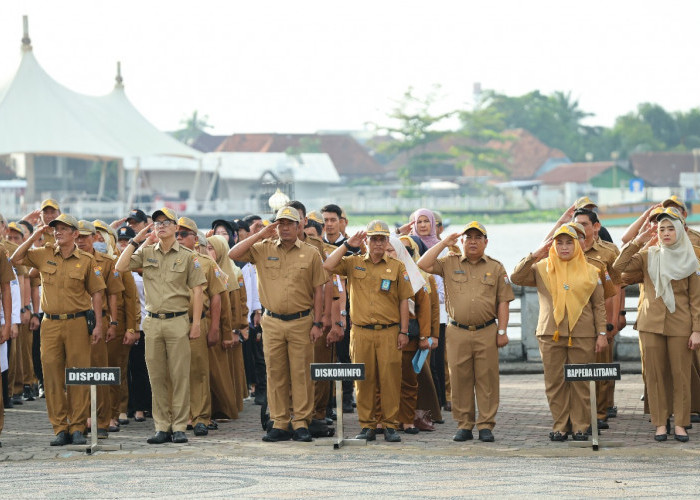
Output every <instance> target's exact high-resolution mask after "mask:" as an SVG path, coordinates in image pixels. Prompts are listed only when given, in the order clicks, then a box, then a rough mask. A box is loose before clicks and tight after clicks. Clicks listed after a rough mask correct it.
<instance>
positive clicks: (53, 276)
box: [23, 247, 106, 314]
mask: <svg viewBox="0 0 700 500" xmlns="http://www.w3.org/2000/svg"><path fill="white" fill-rule="evenodd" d="M23 264H24V265H26V266H29V267H35V268H37V269H38V270H39V273H40V274H41V310H42V311H44V313H46V314H74V313H77V312H83V311H87V310H88V309H92V297H91V296H92V294H94V293H97V292H100V291H102V290H104V289H105V288H106V286H105V282H104V280H103V279H102V276H100V275H98V274H96V273H95V270H94V267H95V258H94V257H93V256H92V255H90V254H88V253H85V252H83V251H82V250H78V247H75V248H74V249H73V253H71V254H70V255H69V256H68V258H67V259H64V258H63V256H62V255H61V252H60V250H59V247H41V248H31V249H29V250H28V251H27V255H26V257H25V258H24V262H23Z"/></svg>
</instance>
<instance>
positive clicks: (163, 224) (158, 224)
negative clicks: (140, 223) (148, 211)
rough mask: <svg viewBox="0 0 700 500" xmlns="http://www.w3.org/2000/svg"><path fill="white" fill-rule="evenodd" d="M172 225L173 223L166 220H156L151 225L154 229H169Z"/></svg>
mask: <svg viewBox="0 0 700 500" xmlns="http://www.w3.org/2000/svg"><path fill="white" fill-rule="evenodd" d="M172 224H173V221H171V220H169V219H166V220H157V221H155V222H154V223H153V225H154V226H156V227H170V226H171V225H172Z"/></svg>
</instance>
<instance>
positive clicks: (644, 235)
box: [635, 218, 656, 245]
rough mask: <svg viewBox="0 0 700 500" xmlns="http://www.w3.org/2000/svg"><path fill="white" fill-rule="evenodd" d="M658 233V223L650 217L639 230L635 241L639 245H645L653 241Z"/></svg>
mask: <svg viewBox="0 0 700 500" xmlns="http://www.w3.org/2000/svg"><path fill="white" fill-rule="evenodd" d="M654 233H656V224H654V223H652V222H651V221H650V220H649V219H648V218H647V220H646V221H645V222H644V225H643V226H642V228H641V229H640V230H639V234H637V237H636V238H635V243H637V244H639V245H644V244H645V243H647V242H649V241H651V239H652V238H653V237H654Z"/></svg>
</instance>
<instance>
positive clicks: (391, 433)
mask: <svg viewBox="0 0 700 500" xmlns="http://www.w3.org/2000/svg"><path fill="white" fill-rule="evenodd" d="M384 441H388V442H390V443H400V442H401V436H399V433H398V432H396V429H391V428H386V429H384Z"/></svg>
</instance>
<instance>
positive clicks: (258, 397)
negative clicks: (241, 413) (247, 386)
mask: <svg viewBox="0 0 700 500" xmlns="http://www.w3.org/2000/svg"><path fill="white" fill-rule="evenodd" d="M253 403H255V404H256V405H258V406H262V405H264V404H267V394H266V393H264V392H260V393H256V394H255V398H254V399H253Z"/></svg>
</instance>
